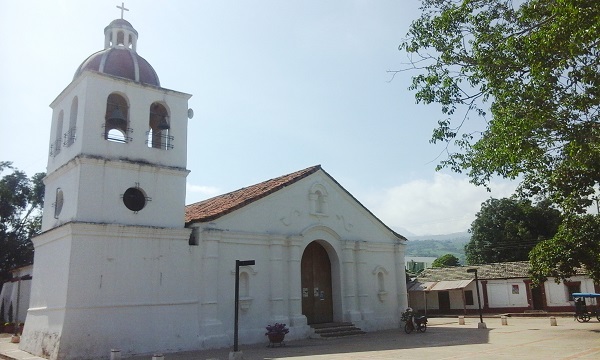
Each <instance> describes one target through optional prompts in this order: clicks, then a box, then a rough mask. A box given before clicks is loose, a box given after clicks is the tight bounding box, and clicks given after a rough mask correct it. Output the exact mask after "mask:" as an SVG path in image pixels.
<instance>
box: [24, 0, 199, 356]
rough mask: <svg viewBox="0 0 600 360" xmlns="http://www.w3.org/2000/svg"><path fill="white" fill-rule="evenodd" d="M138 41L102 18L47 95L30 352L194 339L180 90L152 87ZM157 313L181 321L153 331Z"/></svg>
mask: <svg viewBox="0 0 600 360" xmlns="http://www.w3.org/2000/svg"><path fill="white" fill-rule="evenodd" d="M119 8H120V9H121V13H122V12H123V11H124V10H127V9H125V8H124V6H121V7H119ZM137 42H138V32H137V31H136V30H135V29H134V28H133V26H132V25H131V24H130V23H129V22H128V21H126V20H124V19H123V18H122V15H121V18H120V19H116V20H114V21H112V22H111V23H110V24H109V25H108V26H107V27H106V28H105V29H104V49H102V50H100V51H98V52H96V53H94V54H92V55H90V56H89V57H88V58H87V59H85V60H84V61H83V62H82V63H81V65H80V66H79V67H78V68H77V70H76V72H75V76H74V78H73V80H72V81H71V83H70V84H69V85H68V86H67V87H66V88H65V89H64V90H63V91H62V92H61V93H60V94H59V95H58V96H57V97H56V99H55V100H54V101H53V102H52V103H51V104H50V107H51V108H52V121H51V137H50V143H49V148H48V165H47V176H46V178H45V180H44V183H45V186H46V193H45V204H44V213H43V219H42V233H41V235H39V236H37V237H36V238H35V239H33V242H34V247H35V259H34V270H33V272H34V275H33V283H32V294H31V303H30V309H29V311H28V314H27V320H26V323H27V326H26V327H25V331H24V334H23V339H22V342H21V348H22V349H23V350H26V351H28V352H31V353H33V354H36V355H40V356H45V357H49V358H50V359H72V358H73V359H75V358H83V357H86V358H87V357H106V356H107V354H108V351H109V350H110V349H111V348H120V349H123V354H127V353H132V354H133V353H144V352H152V351H153V350H155V348H161V347H162V348H163V349H164V343H166V342H168V343H169V344H175V346H176V347H178V348H180V349H186V348H193V345H195V344H192V343H190V340H189V338H190V337H189V336H188V337H185V338H184V337H183V336H181V334H179V331H187V332H189V333H192V334H193V333H197V329H194V328H193V325H189V326H191V327H187V325H185V323H187V322H186V319H185V315H184V314H185V308H186V306H189V305H190V301H189V299H190V298H191V297H190V294H189V293H188V291H189V290H186V289H185V288H186V286H185V284H182V283H181V281H182V280H181V279H189V278H192V275H191V272H192V266H191V264H190V261H191V260H190V256H189V245H188V239H189V235H190V230H189V229H186V228H185V226H184V225H185V224H184V208H185V186H186V177H187V174H188V172H189V171H188V170H187V169H186V165H187V154H186V150H187V121H188V113H191V110H188V99H189V98H190V97H191V95H189V94H186V93H182V92H178V91H174V90H169V89H166V88H163V87H161V85H160V81H159V78H158V75H157V73H156V71H155V70H154V68H153V67H152V66H151V65H150V64H149V63H148V62H147V61H146V60H145V59H144V58H143V57H141V56H140V55H139V54H138V53H137ZM174 61H175V60H174ZM190 117H191V116H190ZM182 285H183V286H182ZM180 310H181V311H180ZM176 313H177V314H183V315H175V314H176ZM167 319H169V321H172V322H174V323H177V324H179V325H182V326H181V328H180V329H179V328H178V329H177V330H175V331H174V330H173V329H170V330H166V331H165V330H161V328H164V322H165V321H166V320H167ZM125 334H126V335H127V336H125V337H124V336H122V335H125Z"/></svg>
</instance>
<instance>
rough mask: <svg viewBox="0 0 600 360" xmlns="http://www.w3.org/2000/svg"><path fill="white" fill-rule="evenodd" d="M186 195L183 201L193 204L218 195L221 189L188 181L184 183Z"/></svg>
mask: <svg viewBox="0 0 600 360" xmlns="http://www.w3.org/2000/svg"><path fill="white" fill-rule="evenodd" d="M185 188H186V196H185V203H186V204H193V203H195V202H198V201H202V200H205V199H208V198H211V197H213V196H216V195H219V194H220V193H221V189H219V188H218V187H215V186H206V185H192V184H190V183H186V186H185Z"/></svg>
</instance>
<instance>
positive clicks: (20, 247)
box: [0, 161, 44, 281]
mask: <svg viewBox="0 0 600 360" xmlns="http://www.w3.org/2000/svg"><path fill="white" fill-rule="evenodd" d="M8 169H10V170H13V171H12V172H11V173H10V174H7V175H4V176H3V177H2V179H0V250H1V251H0V281H2V280H3V279H6V278H7V277H8V276H9V271H10V270H12V269H14V268H16V267H19V266H23V265H27V264H31V263H32V262H33V244H32V242H31V238H32V237H33V236H34V235H36V234H37V233H39V231H40V227H41V210H42V207H43V198H44V184H43V182H42V179H43V178H44V174H43V173H38V174H35V175H34V176H32V177H31V179H29V178H28V177H27V175H25V173H24V172H22V171H19V170H17V169H14V168H13V167H12V163H11V162H8V161H0V174H1V173H3V172H4V171H5V170H8Z"/></svg>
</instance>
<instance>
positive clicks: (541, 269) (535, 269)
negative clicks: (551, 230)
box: [530, 214, 600, 282]
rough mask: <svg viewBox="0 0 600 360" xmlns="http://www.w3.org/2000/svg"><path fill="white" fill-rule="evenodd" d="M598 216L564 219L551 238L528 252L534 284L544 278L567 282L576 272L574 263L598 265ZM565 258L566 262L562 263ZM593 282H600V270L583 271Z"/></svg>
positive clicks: (589, 269) (599, 231)
mask: <svg viewBox="0 0 600 360" xmlns="http://www.w3.org/2000/svg"><path fill="white" fill-rule="evenodd" d="M598 254H600V215H598V214H595V215H591V214H588V215H583V216H572V217H569V218H566V219H565V221H564V222H563V224H562V225H561V226H560V228H559V230H558V233H557V234H556V236H554V237H553V238H552V239H549V240H546V241H542V242H541V243H539V244H538V245H537V246H536V247H535V248H534V249H533V250H532V251H531V253H530V258H531V260H532V261H531V263H532V267H531V270H530V272H531V274H532V278H533V279H534V280H535V281H536V282H541V281H544V280H546V279H547V277H554V278H555V280H556V281H559V280H564V279H568V278H569V277H570V276H573V275H575V274H576V271H577V270H578V269H577V267H576V266H573V261H569V259H578V260H579V261H580V262H581V263H583V264H598V263H600V256H599V255H598ZM565 259H566V260H565ZM586 269H587V270H588V272H589V273H590V275H591V277H592V278H593V279H600V268H598V267H597V266H593V267H587V268H586Z"/></svg>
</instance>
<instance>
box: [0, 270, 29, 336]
mask: <svg viewBox="0 0 600 360" xmlns="http://www.w3.org/2000/svg"><path fill="white" fill-rule="evenodd" d="M32 271H33V265H27V266H22V267H19V268H16V269H14V270H12V271H11V279H10V280H8V281H7V282H5V283H4V284H2V291H1V292H0V301H1V302H0V304H3V305H4V306H2V307H1V309H3V310H4V313H3V314H2V316H1V317H2V318H3V319H5V321H6V322H8V320H9V319H10V318H12V319H13V323H14V322H19V323H22V322H25V316H26V315H27V309H28V308H29V296H30V294H31V273H32ZM11 305H12V311H13V313H12V316H9V311H10V309H11ZM0 325H1V324H0Z"/></svg>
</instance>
